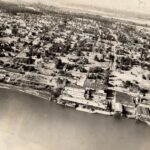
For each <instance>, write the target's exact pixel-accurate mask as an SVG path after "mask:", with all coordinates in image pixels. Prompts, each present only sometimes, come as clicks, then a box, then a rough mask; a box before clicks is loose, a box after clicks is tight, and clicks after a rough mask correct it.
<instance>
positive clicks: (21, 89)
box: [0, 83, 150, 125]
mask: <svg viewBox="0 0 150 150" xmlns="http://www.w3.org/2000/svg"><path fill="white" fill-rule="evenodd" d="M0 89H8V90H14V91H19V92H23V93H26V94H29V95H33V96H36V97H38V98H42V99H43V100H46V101H51V99H50V95H49V94H48V93H46V92H44V91H38V90H35V89H31V88H27V87H26V88H25V87H19V86H13V85H9V84H3V83H0ZM53 102H55V103H57V104H58V105H63V106H65V107H70V108H73V109H75V110H77V111H82V112H86V113H91V114H101V115H105V116H114V117H116V116H117V117H119V118H120V117H123V116H122V114H121V113H120V112H115V111H112V112H109V111H108V110H101V109H100V110H90V109H88V108H86V107H85V108H84V107H82V106H80V107H77V108H76V107H74V106H73V104H71V105H70V104H67V103H66V104H63V103H60V101H59V100H53ZM125 118H128V119H134V120H136V115H134V114H130V115H126V116H125ZM140 121H141V120H140ZM141 122H144V123H146V124H147V125H150V123H149V121H141Z"/></svg>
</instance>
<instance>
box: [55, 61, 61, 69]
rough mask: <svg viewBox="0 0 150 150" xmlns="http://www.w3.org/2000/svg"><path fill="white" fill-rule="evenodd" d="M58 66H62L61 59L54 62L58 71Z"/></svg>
mask: <svg viewBox="0 0 150 150" xmlns="http://www.w3.org/2000/svg"><path fill="white" fill-rule="evenodd" d="M60 66H62V60H61V59H56V60H55V67H56V69H60Z"/></svg>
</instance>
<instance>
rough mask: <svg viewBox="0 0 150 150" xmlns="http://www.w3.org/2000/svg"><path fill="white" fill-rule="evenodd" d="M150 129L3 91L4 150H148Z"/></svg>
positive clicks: (0, 145) (0, 148) (0, 131)
mask: <svg viewBox="0 0 150 150" xmlns="http://www.w3.org/2000/svg"><path fill="white" fill-rule="evenodd" d="M149 140H150V127H149V126H147V125H146V124H144V123H136V122H135V121H134V120H128V119H120V120H117V119H115V118H114V117H108V116H102V115H98V114H97V115H95V114H88V113H84V112H78V111H75V110H73V109H70V108H64V107H63V106H59V105H57V104H55V103H52V102H48V101H46V100H42V99H40V98H37V97H35V96H31V95H28V94H25V93H22V92H17V91H14V90H6V89H0V150H148V149H149V147H150V142H149Z"/></svg>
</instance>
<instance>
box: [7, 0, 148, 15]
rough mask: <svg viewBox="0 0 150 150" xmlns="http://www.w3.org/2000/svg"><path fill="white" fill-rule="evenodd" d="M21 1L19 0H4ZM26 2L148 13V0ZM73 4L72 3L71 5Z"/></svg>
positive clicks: (30, 0)
mask: <svg viewBox="0 0 150 150" xmlns="http://www.w3.org/2000/svg"><path fill="white" fill-rule="evenodd" d="M5 1H18V2H19V1H21V0H5ZM23 1H27V2H38V1H39V2H43V3H47V4H54V5H66V4H67V3H72V4H86V5H93V6H100V7H108V8H117V9H125V10H130V11H137V12H145V13H149V14H150V0H23ZM72 6H73V5H72Z"/></svg>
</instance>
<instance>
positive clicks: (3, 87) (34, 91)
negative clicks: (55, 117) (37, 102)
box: [0, 83, 49, 100]
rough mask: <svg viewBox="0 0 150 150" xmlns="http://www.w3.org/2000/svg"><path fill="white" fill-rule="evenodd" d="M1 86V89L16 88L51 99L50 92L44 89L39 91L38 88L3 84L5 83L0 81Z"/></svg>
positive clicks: (16, 89)
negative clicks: (45, 91)
mask: <svg viewBox="0 0 150 150" xmlns="http://www.w3.org/2000/svg"><path fill="white" fill-rule="evenodd" d="M0 88H1V89H10V90H15V91H19V92H23V93H26V94H30V95H33V96H36V97H39V98H42V99H44V100H49V95H48V93H44V91H38V90H34V89H31V88H25V87H19V86H14V85H10V84H3V83H0Z"/></svg>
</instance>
